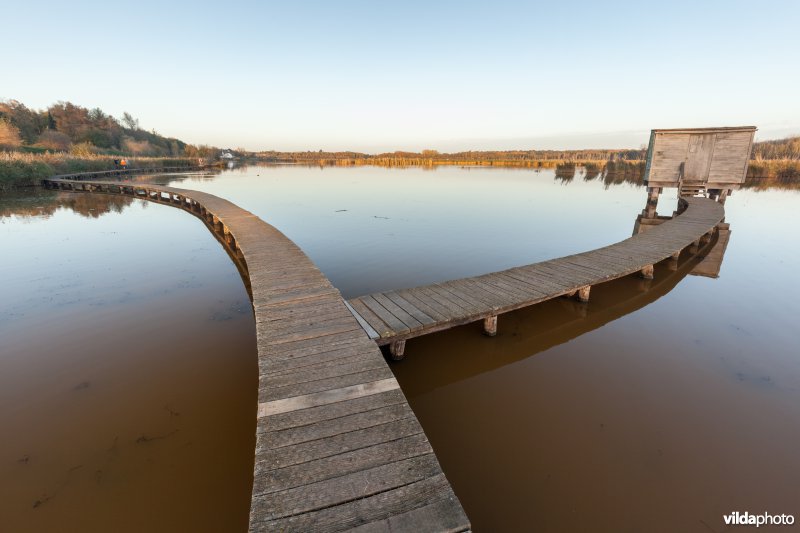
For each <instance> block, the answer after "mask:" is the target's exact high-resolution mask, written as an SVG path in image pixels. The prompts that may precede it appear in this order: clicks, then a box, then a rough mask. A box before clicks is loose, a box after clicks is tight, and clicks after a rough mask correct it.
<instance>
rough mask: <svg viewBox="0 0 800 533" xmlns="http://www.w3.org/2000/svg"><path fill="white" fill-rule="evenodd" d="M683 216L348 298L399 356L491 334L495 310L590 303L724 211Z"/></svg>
mask: <svg viewBox="0 0 800 533" xmlns="http://www.w3.org/2000/svg"><path fill="white" fill-rule="evenodd" d="M681 202H682V203H683V207H684V208H685V209H684V211H683V212H682V214H680V215H678V216H676V217H674V218H672V219H671V220H668V221H666V222H664V223H663V224H661V225H658V226H654V227H652V228H651V229H650V230H649V231H647V232H645V233H641V234H639V235H635V236H633V237H631V238H629V239H626V240H624V241H621V242H618V243H616V244H612V245H610V246H606V247H604V248H598V249H596V250H592V251H590V252H584V253H580V254H575V255H570V256H566V257H561V258H559V259H553V260H551V261H543V262H541V263H535V264H532V265H527V266H522V267H516V268H510V269H508V270H503V271H502V272H494V273H491V274H485V275H482V276H476V277H472V278H463V279H457V280H454V281H447V282H444V283H435V284H432V285H426V286H424V287H415V288H412V289H403V290H396V291H389V292H378V293H374V294H370V295H367V296H361V297H358V298H354V299H352V300H349V302H348V303H349V304H350V306H351V307H352V308H353V309H354V310H355V311H356V312H357V313H358V315H360V322H361V323H362V325H363V326H364V328H365V330H366V331H367V333H368V334H369V335H370V337H372V338H373V339H375V340H376V342H377V343H378V344H391V345H392V353H393V355H395V356H396V357H398V358H399V357H402V355H403V347H404V342H405V340H406V339H408V338H411V337H417V336H419V335H425V334H427V333H432V332H434V331H440V330H443V329H448V328H451V327H454V326H458V325H461V324H466V323H469V322H474V321H477V320H485V321H486V322H485V330H486V332H487V333H489V334H490V335H491V334H494V332H495V330H496V325H497V315H499V314H501V313H507V312H509V311H513V310H515V309H520V308H522V307H526V306H529V305H533V304H536V303H539V302H543V301H545V300H550V299H552V298H555V297H557V296H563V295H572V294H575V295H577V296H578V298H579V299H580V300H582V301H587V300H588V298H589V291H590V289H591V286H592V285H596V284H598V283H602V282H605V281H609V280H612V279H616V278H620V277H622V276H627V275H629V274H633V273H636V272H641V273H642V275H643V276H645V277H652V275H653V265H654V264H655V263H658V262H660V261H662V260H664V259H668V258H671V257H672V258H675V259H677V256H678V254H680V253H681V251H682V250H683V249H684V248H686V247H689V246H692V245H697V244H699V241H700V240H701V239H705V238H710V237H711V235H712V234H713V232H714V231H715V230H716V227H717V224H719V223H720V222H721V221H722V219H723V218H724V216H725V210H724V208H723V206H722V204H720V203H718V202H715V201H713V200H709V199H707V198H684V199H681Z"/></svg>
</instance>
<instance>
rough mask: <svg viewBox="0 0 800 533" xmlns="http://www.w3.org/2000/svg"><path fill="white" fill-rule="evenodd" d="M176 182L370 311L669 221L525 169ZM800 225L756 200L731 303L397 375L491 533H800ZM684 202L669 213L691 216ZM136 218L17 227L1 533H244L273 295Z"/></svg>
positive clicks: (732, 255)
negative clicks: (737, 520)
mask: <svg viewBox="0 0 800 533" xmlns="http://www.w3.org/2000/svg"><path fill="white" fill-rule="evenodd" d="M157 179H158V180H159V181H160V182H169V183H172V184H174V185H176V186H179V187H180V186H183V187H187V188H192V189H200V190H206V191H208V192H211V193H213V194H218V195H220V196H223V197H226V198H229V199H231V200H232V201H234V202H236V203H238V204H240V205H242V206H243V207H245V208H246V209H249V210H251V211H253V212H255V213H256V214H258V215H259V216H261V217H263V218H264V219H265V220H267V221H269V222H270V223H272V224H274V225H275V226H276V227H278V228H280V229H281V230H282V231H284V232H285V233H286V234H287V235H289V236H290V237H291V238H293V239H295V240H296V241H297V242H298V244H300V245H301V246H302V247H303V249H304V250H306V251H307V252H308V253H309V255H310V256H311V257H312V259H314V260H315V261H316V262H317V263H318V264H319V265H320V267H321V268H322V270H323V271H324V272H325V273H326V274H327V275H328V276H329V277H330V278H331V280H332V281H333V282H334V284H335V285H336V286H337V287H339V288H340V289H341V290H342V291H343V293H344V294H345V295H346V296H348V297H350V296H356V295H359V294H364V293H367V292H371V291H374V290H380V289H387V288H392V287H407V286H413V285H418V284H423V283H430V282H433V281H438V280H443V279H452V278H455V277H460V276H465V275H473V274H478V273H483V272H488V271H493V270H498V269H502V268H506V267H509V266H515V265H519V264H525V263H530V262H534V261H538V260H542V259H547V258H551V257H558V256H560V255H564V254H567V253H572V252H577V251H582V250H587V249H591V248H593V247H597V246H600V245H604V244H609V243H611V242H615V241H617V240H620V239H622V238H625V237H627V236H629V235H630V232H631V230H632V228H633V224H634V219H635V217H636V215H637V214H638V212H639V211H640V210H641V208H642V207H643V205H644V196H645V193H644V190H643V189H642V188H641V187H638V186H636V185H635V184H630V183H626V182H625V181H624V180H618V182H615V181H614V180H610V179H605V180H604V179H603V178H602V177H595V176H590V177H586V176H585V175H577V176H575V177H573V178H569V177H564V176H558V175H556V174H555V173H553V172H552V171H541V172H533V171H518V170H512V171H508V170H504V169H459V168H448V169H438V170H436V171H434V172H430V171H423V170H420V169H407V170H394V169H379V168H326V169H319V168H305V167H249V168H246V169H241V170H238V169H237V170H233V171H228V172H224V173H222V174H220V175H216V176H214V175H192V176H188V177H187V176H171V177H162V178H157ZM65 200H66V199H65V198H60V199H59V200H58V202H61V204H63V202H64V201H65ZM798 200H800V194H798V193H797V192H795V191H794V190H792V189H791V188H790V189H788V190H774V189H773V190H766V191H756V190H751V191H740V192H737V193H736V194H735V195H734V196H733V197H732V198H731V199H729V201H728V204H727V206H726V208H727V213H728V216H727V221H728V222H730V223H731V230H732V232H731V235H730V242H729V244H728V246H727V250H726V252H725V254H724V259H723V261H722V264H721V268H720V271H719V277H718V278H709V277H704V276H697V275H694V274H692V271H693V270H696V267H697V260H692V259H691V258H689V257H684V258H683V259H682V262H681V265H680V267H679V268H678V270H677V271H671V270H669V269H668V268H667V267H666V266H665V265H659V266H658V267H657V269H656V279H655V280H654V281H652V282H645V281H643V280H638V279H635V278H633V277H630V278H625V279H622V280H618V281H615V282H611V283H608V284H605V285H601V286H598V287H596V288H594V289H593V290H592V300H591V302H589V304H588V305H580V304H576V303H574V302H572V301H569V300H566V299H559V300H554V301H551V302H547V303H545V304H542V305H539V306H536V307H532V308H529V309H525V310H521V311H518V312H515V313H511V314H508V315H503V316H501V317H500V321H499V329H498V332H499V334H498V336H497V337H495V338H491V339H490V338H486V337H483V336H482V335H480V327H479V326H476V325H468V326H464V327H461V328H456V329H453V330H450V331H447V332H442V333H439V334H434V335H430V336H426V337H422V338H418V339H414V340H411V341H409V343H408V345H407V348H406V353H407V357H406V359H405V360H404V361H402V362H400V363H399V364H393V366H392V368H393V370H394V372H395V374H396V375H397V377H398V379H399V380H400V382H401V385H402V387H403V390H404V391H405V393H406V395H407V396H408V398H409V400H410V402H411V405H412V407H413V408H414V411H415V412H416V414H417V416H418V417H419V419H420V421H421V422H422V425H423V427H424V429H425V431H426V433H427V434H428V436H429V438H430V440H431V442H432V444H433V446H434V448H435V450H436V452H437V455H438V457H439V459H440V462H441V464H442V466H443V468H444V469H445V472H446V473H447V475H448V478H449V479H450V480H451V482H452V484H453V487H454V489H455V491H456V493H457V494H458V496H459V498H460V499H461V501H462V503H463V505H464V507H465V509H466V511H467V513H468V515H469V516H470V518H471V520H472V522H473V525H474V528H475V530H476V531H520V530H536V531H690V532H691V531H698V532H700V531H704V532H707V531H723V530H724V529H725V525H724V524H723V521H722V517H723V515H724V514H728V513H731V512H733V511H740V512H744V511H749V512H751V513H763V512H765V511H766V512H770V513H772V514H778V513H791V514H794V515H795V516H798V515H800V481H799V480H800V456H798V454H797V450H798V449H799V448H800V359H799V358H798V355H797V350H796V338H797V336H796V335H797V334H796V325H795V322H796V317H797V316H800V313H799V312H800V303H798V302H800V294H799V293H800V290H799V289H797V288H796V287H797V285H796V284H795V283H793V281H792V279H793V274H794V273H795V272H796V271H797V269H798V267H800V258H799V257H798V251H799V250H798V248H797V246H796V235H795V233H796V231H797V229H798V228H800V215H798V211H797V209H796V205H797V202H798ZM26 202H28V203H27V204H26ZM37 202H38V200H30V201H28V200H24V199H17V200H16V206H15V207H14V209H16V210H17V211H19V210H20V209H21V207H20V205H27V207H32V206H31V205H30V204H31V203H32V204H36V203H37ZM58 202H57V203H58ZM662 202H664V205H663V206H660V211H663V212H665V213H668V212H670V211H671V209H672V205H670V202H674V198H668V197H663V198H662ZM6 203H8V202H6ZM77 209H79V210H80V209H81V207H80V206H79V207H78V208H77ZM95 209H96V208H95ZM113 209H116V210H121V213H117V212H116V211H113V210H112V212H109V213H106V214H104V215H102V216H101V217H99V218H86V217H84V216H78V215H73V214H71V213H72V212H71V211H70V210H69V209H68V208H66V207H65V208H62V209H59V210H56V211H55V212H54V213H53V214H52V216H50V217H49V218H46V217H42V216H33V217H29V218H21V217H19V216H17V217H13V218H11V219H9V218H4V219H2V220H3V221H4V222H3V224H2V225H0V236H1V238H2V243H3V248H4V250H8V249H9V247H11V249H14V250H15V253H14V254H13V255H12V257H13V258H14V259H13V260H12V261H11V263H5V264H4V265H3V266H2V267H0V274H2V275H3V276H4V278H3V279H5V280H10V282H9V283H6V282H4V283H3V285H2V290H3V291H4V293H3V294H2V299H0V365H2V368H0V394H2V395H3V397H2V403H0V423H2V424H3V427H4V428H9V434H10V435H13V438H12V439H11V440H10V441H8V442H10V444H5V443H4V444H3V445H2V447H0V473H2V476H1V477H0V516H11V517H12V519H13V520H15V522H13V524H15V525H19V528H20V529H23V530H26V529H27V530H41V529H43V528H44V529H47V527H48V525H52V524H59V527H60V525H61V524H70V525H71V524H75V527H71V526H70V527H69V528H67V529H72V530H96V531H101V530H107V529H108V527H106V526H107V524H109V523H114V524H117V523H119V522H120V521H122V522H124V525H125V526H127V529H130V530H137V529H138V530H142V529H146V530H163V531H173V530H176V529H189V530H203V529H205V530H220V529H225V530H235V529H244V528H245V525H246V517H247V504H248V503H249V488H250V487H249V482H250V481H249V476H250V472H249V469H250V468H251V467H252V446H253V443H252V421H253V416H254V406H255V386H256V383H255V373H256V367H255V347H254V339H253V333H252V329H253V328H252V317H251V316H250V314H249V309H248V308H247V301H246V298H247V296H246V293H245V292H244V289H243V287H242V285H241V281H239V280H238V276H237V274H236V270H235V268H234V267H233V266H232V265H231V264H230V261H228V259H227V256H226V255H225V254H224V252H223V251H222V249H221V247H220V246H219V245H218V243H216V241H214V239H213V237H211V236H210V235H207V234H204V232H205V231H206V230H205V228H204V227H203V226H202V224H200V223H199V222H198V221H196V220H194V219H193V218H192V217H188V216H186V214H185V213H181V212H179V211H177V210H174V209H170V208H168V207H166V206H148V207H146V208H145V207H143V205H140V204H139V203H138V202H133V203H132V204H130V205H125V206H114V207H113ZM84 211H85V214H87V213H88V214H91V213H93V212H91V211H87V210H86V209H85V208H84ZM34 214H35V212H34ZM106 233H108V235H106ZM76 240H77V241H76ZM123 243H124V244H123ZM17 249H19V250H20V252H19V253H18V252H16V250H17ZM142 250H147V253H141V251H142ZM706 253H707V252H706ZM187 258H188V260H187ZM104 269H105V270H104ZM65 271H66V272H67V273H68V274H69V275H66V276H65V275H62V274H63V273H64V272H65ZM187 280H189V281H187ZM9 289H10V291H11V292H8V291H9ZM53 295H55V296H56V297H55V298H54V297H53ZM99 302H103V305H99ZM242 309H247V312H244V311H242ZM9 339H16V340H15V341H13V342H11V341H9ZM33 391H35V392H33ZM11 406H13V407H11ZM178 413H179V414H178ZM4 433H5V432H4ZM189 442H191V443H192V444H188V443H189ZM97 472H100V473H99V474H98V473H97ZM37 501H38V502H39V504H38V505H36V502H37ZM34 505H36V506H34ZM123 517H124V519H123ZM134 517H136V518H134ZM48 520H50V522H48ZM188 520H194V522H192V523H191V525H187V524H190V522H188ZM123 529H125V528H123Z"/></svg>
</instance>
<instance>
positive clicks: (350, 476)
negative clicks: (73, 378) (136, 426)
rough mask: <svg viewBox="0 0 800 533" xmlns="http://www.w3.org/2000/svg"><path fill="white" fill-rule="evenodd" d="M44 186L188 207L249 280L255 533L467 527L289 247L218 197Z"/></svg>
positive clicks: (398, 396) (385, 385) (403, 418)
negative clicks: (254, 374)
mask: <svg viewBox="0 0 800 533" xmlns="http://www.w3.org/2000/svg"><path fill="white" fill-rule="evenodd" d="M44 184H45V186H47V187H48V188H54V189H60V190H67V191H77V192H88V193H91V192H95V193H103V194H117V195H126V196H133V197H136V198H141V199H145V200H150V201H153V202H157V203H163V204H167V205H171V206H175V207H180V208H181V209H184V210H186V211H188V212H190V213H192V214H194V215H195V216H198V217H199V218H200V219H202V220H203V221H204V222H205V223H206V225H207V226H208V227H209V229H211V231H212V232H213V233H214V234H215V235H216V236H217V237H218V238H219V239H220V241H221V242H222V243H223V244H224V245H225V247H226V248H227V250H228V252H229V254H230V255H231V257H232V258H233V259H234V260H235V261H236V263H237V266H238V267H239V269H240V271H242V273H243V274H244V275H245V276H246V278H245V279H247V280H249V291H250V294H251V298H252V303H253V308H254V310H255V318H256V324H257V336H258V362H259V392H258V402H259V405H258V422H257V439H256V454H255V468H254V480H253V493H252V501H251V508H250V530H251V531H338V530H344V529H352V528H358V529H360V530H363V531H389V530H391V531H423V530H424V531H464V530H467V529H469V527H470V525H469V521H468V519H467V517H466V515H465V514H464V511H463V509H462V508H461V504H460V503H459V501H458V499H457V498H456V496H455V494H453V490H452V488H451V487H450V484H449V483H448V481H447V479H446V478H445V476H444V474H443V473H442V470H441V467H440V466H439V462H438V461H437V459H436V456H435V455H434V453H433V450H432V449H431V446H430V444H429V443H428V439H427V437H426V436H425V434H424V432H423V431H422V427H421V426H420V425H419V422H418V421H417V419H416V417H415V416H414V413H413V412H412V411H411V408H410V407H409V406H408V402H407V401H406V398H405V396H404V395H403V393H402V391H401V390H400V387H399V385H398V383H397V381H396V380H395V379H394V377H393V376H392V373H391V371H390V370H389V368H388V366H387V365H386V362H385V360H384V358H383V356H382V355H381V353H380V350H379V349H378V347H377V346H376V344H375V343H374V342H373V341H371V340H370V339H369V338H368V337H367V335H365V334H364V331H363V329H362V328H361V326H360V325H359V323H358V322H357V321H356V319H355V318H354V316H353V315H352V314H351V312H350V311H349V310H348V308H347V307H346V305H345V302H344V300H343V299H342V296H341V294H340V293H339V291H338V290H336V288H334V287H333V286H332V285H331V283H330V282H329V281H328V279H327V278H326V277H325V276H324V275H323V274H322V273H321V272H320V271H319V269H317V267H316V266H315V265H314V264H313V263H312V262H311V260H310V259H309V258H308V257H307V256H306V255H305V254H304V253H303V252H302V251H301V250H300V249H299V248H298V247H297V245H295V244H294V243H293V242H292V241H291V240H289V239H288V238H286V237H285V236H284V235H283V234H282V233H281V232H279V231H278V230H276V229H275V228H273V227H272V226H270V225H269V224H267V223H266V222H264V221H263V220H261V219H259V218H258V217H256V216H255V215H253V214H252V213H250V212H248V211H245V210H244V209H241V208H240V207H238V206H236V205H234V204H233V203H231V202H229V201H227V200H223V199H222V198H218V197H216V196H213V195H211V194H206V193H202V192H197V191H190V190H185V189H177V188H173V187H162V186H157V185H149V184H148V185H144V184H134V183H124V182H102V181H76V180H74V179H70V180H67V179H50V180H45V181H44ZM218 459H219V458H210V460H218Z"/></svg>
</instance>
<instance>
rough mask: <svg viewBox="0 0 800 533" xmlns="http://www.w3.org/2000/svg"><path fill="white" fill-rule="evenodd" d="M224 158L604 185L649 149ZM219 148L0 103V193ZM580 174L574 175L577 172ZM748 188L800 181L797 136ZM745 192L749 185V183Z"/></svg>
mask: <svg viewBox="0 0 800 533" xmlns="http://www.w3.org/2000/svg"><path fill="white" fill-rule="evenodd" d="M225 152H226V156H228V157H230V158H233V159H234V160H238V161H244V162H247V163H275V164H303V165H314V166H320V167H326V166H364V165H371V166H381V167H391V168H406V167H419V168H423V169H435V168H436V167H439V166H462V167H504V168H517V169H533V170H538V169H543V168H545V169H555V174H556V179H559V180H562V181H569V180H572V179H574V178H575V177H576V176H583V179H586V180H589V179H595V178H597V177H600V176H602V177H603V180H604V181H605V182H606V183H607V184H610V183H622V182H627V183H638V184H641V183H642V177H643V175H644V168H645V159H646V156H647V150H646V149H644V148H641V149H638V150H627V149H626V150H605V149H587V150H507V151H467V152H457V153H449V154H448V153H440V152H438V151H436V150H422V151H421V152H404V151H397V152H391V153H382V154H364V153H359V152H351V151H347V152H325V151H322V150H319V151H316V152H313V151H305V152H279V151H260V152H251V151H248V150H246V149H243V148H237V149H235V150H232V149H227V150H225ZM221 154H222V150H221V149H219V148H217V147H214V146H209V145H198V146H195V145H192V144H188V143H185V142H183V141H181V140H179V139H175V138H172V137H164V136H162V135H159V134H158V133H157V132H156V131H155V130H153V131H145V130H144V129H142V128H141V127H140V125H139V121H138V120H137V119H135V118H133V117H132V116H131V115H130V114H129V113H127V112H126V113H124V114H123V117H122V118H121V119H116V118H114V117H112V116H111V115H108V114H106V113H104V112H103V111H102V110H101V109H99V108H94V109H87V108H84V107H81V106H78V105H75V104H72V103H70V102H58V103H56V104H53V105H51V106H50V107H48V108H47V109H45V110H38V111H37V110H31V109H29V108H27V107H26V106H25V105H24V104H22V103H20V102H18V101H16V100H7V101H0V190H7V189H10V188H14V187H25V186H34V185H37V184H38V182H39V180H41V179H43V178H47V177H49V176H52V175H55V174H66V173H74V172H90V171H98V170H111V169H114V168H115V163H114V160H115V159H119V158H121V157H125V158H127V159H129V165H128V167H129V168H137V167H139V168H143V167H148V168H159V167H167V166H183V165H187V166H189V165H191V164H193V163H197V162H198V161H202V162H203V163H204V164H218V165H223V164H224V161H223V160H221V159H220V156H221ZM576 170H577V172H576ZM747 178H748V182H750V186H754V187H756V186H758V184H759V183H760V184H761V185H762V186H769V187H775V186H778V187H781V186H783V187H787V186H795V187H796V184H798V183H800V136H798V137H789V138H786V139H779V140H768V141H760V142H756V143H754V145H753V153H752V154H751V159H750V164H749V167H748V171H747ZM746 186H748V184H746Z"/></svg>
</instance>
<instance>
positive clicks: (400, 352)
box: [389, 339, 406, 361]
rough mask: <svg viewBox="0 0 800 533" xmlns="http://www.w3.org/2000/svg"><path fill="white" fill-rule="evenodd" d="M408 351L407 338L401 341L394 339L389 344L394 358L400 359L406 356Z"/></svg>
mask: <svg viewBox="0 0 800 533" xmlns="http://www.w3.org/2000/svg"><path fill="white" fill-rule="evenodd" d="M405 351H406V341H405V339H403V340H400V341H394V342H392V343H391V344H390V345H389V353H390V354H391V356H392V360H394V361H400V360H401V359H402V358H403V357H405Z"/></svg>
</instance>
